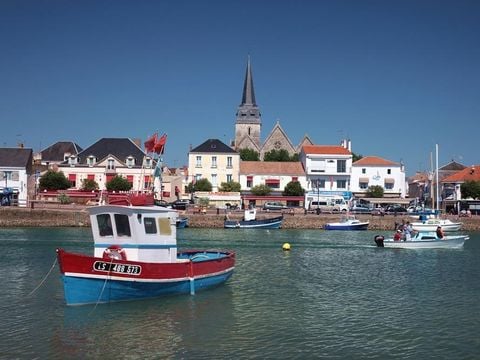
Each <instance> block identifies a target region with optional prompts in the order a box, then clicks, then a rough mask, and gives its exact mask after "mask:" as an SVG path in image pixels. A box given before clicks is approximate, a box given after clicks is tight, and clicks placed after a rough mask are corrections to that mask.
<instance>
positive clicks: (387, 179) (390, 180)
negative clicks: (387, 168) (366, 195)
mask: <svg viewBox="0 0 480 360" xmlns="http://www.w3.org/2000/svg"><path fill="white" fill-rule="evenodd" d="M385 184H395V179H392V178H386V179H385Z"/></svg>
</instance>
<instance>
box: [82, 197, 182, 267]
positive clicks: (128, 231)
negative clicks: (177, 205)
mask: <svg viewBox="0 0 480 360" xmlns="http://www.w3.org/2000/svg"><path fill="white" fill-rule="evenodd" d="M88 211H89V213H90V222H91V226H92V234H93V239H94V242H95V254H94V256H95V257H99V258H102V257H104V254H105V252H107V253H108V252H109V251H110V250H111V249H108V248H110V247H112V246H113V247H114V248H116V249H115V251H117V252H121V253H122V256H123V257H125V260H128V261H141V262H152V263H169V262H170V263H174V262H176V261H177V227H176V222H177V212H176V211H175V210H171V209H167V208H164V207H160V206H119V205H104V206H103V205H102V206H94V207H90V208H88ZM107 249H108V250H107Z"/></svg>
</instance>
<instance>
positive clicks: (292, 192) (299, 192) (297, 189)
mask: <svg viewBox="0 0 480 360" xmlns="http://www.w3.org/2000/svg"><path fill="white" fill-rule="evenodd" d="M304 194H305V189H304V188H302V185H301V184H300V183H299V182H298V181H290V182H289V183H288V184H287V185H286V186H285V188H284V189H283V195H284V196H303V195H304Z"/></svg>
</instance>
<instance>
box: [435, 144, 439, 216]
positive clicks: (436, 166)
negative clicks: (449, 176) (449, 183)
mask: <svg viewBox="0 0 480 360" xmlns="http://www.w3.org/2000/svg"><path fill="white" fill-rule="evenodd" d="M435 172H436V173H435V182H436V183H437V187H436V193H435V197H436V198H437V210H439V208H440V204H439V203H440V198H439V196H438V188H439V186H440V184H439V183H438V144H435Z"/></svg>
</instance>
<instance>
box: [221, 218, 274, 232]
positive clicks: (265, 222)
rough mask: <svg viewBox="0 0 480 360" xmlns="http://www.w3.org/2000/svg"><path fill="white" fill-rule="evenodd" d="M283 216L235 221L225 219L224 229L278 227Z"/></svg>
mask: <svg viewBox="0 0 480 360" xmlns="http://www.w3.org/2000/svg"><path fill="white" fill-rule="evenodd" d="M282 221H283V216H277V217H274V218H270V219H261V220H250V221H235V220H225V222H224V224H223V226H224V228H225V229H279V228H280V227H281V226H282Z"/></svg>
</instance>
